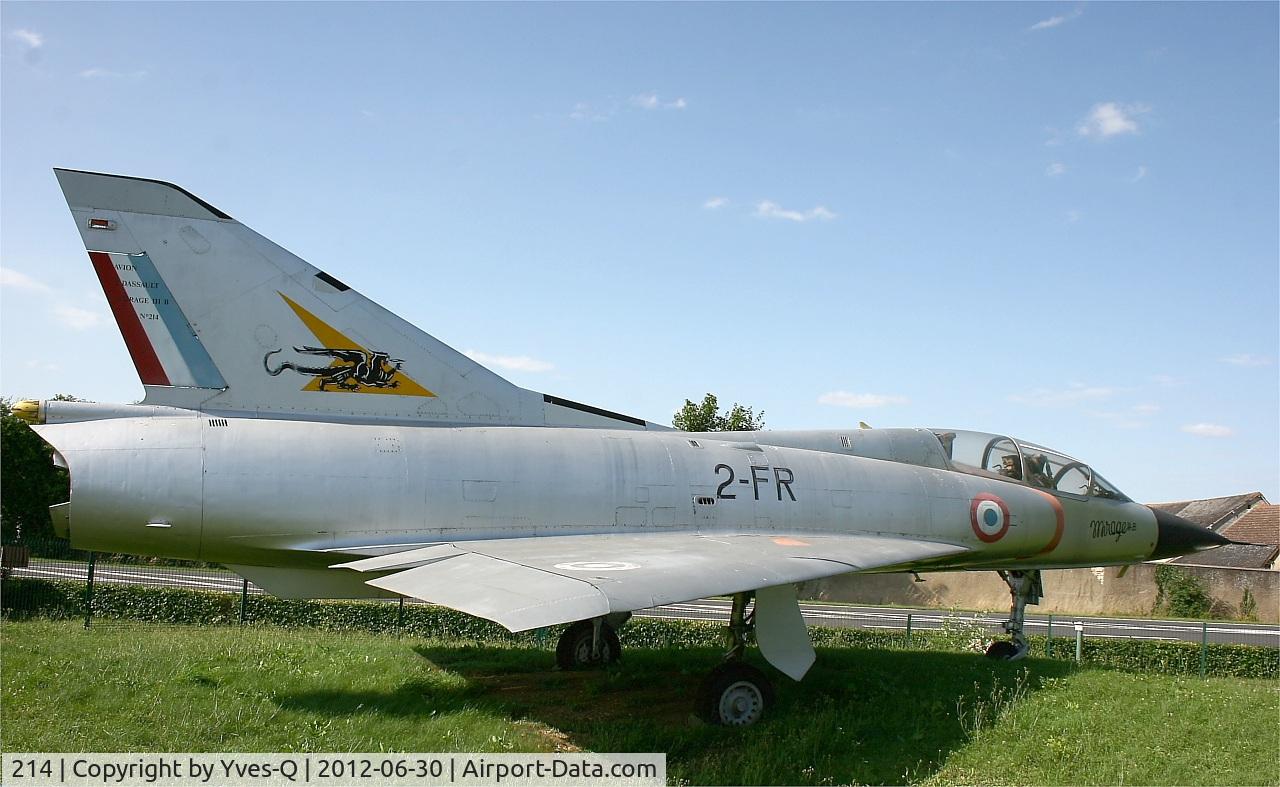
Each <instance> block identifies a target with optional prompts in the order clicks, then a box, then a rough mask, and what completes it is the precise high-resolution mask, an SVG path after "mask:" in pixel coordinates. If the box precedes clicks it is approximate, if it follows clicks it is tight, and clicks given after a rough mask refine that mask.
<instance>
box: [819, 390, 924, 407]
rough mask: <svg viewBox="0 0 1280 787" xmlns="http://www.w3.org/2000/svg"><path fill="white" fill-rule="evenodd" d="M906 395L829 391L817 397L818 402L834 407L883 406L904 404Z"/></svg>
mask: <svg viewBox="0 0 1280 787" xmlns="http://www.w3.org/2000/svg"><path fill="white" fill-rule="evenodd" d="M906 403H907V397H905V396H894V395H891V394H873V393H849V392H848V391H829V392H827V393H824V394H823V395H822V396H819V397H818V404H829V405H832V406H835V407H884V406H885V405H890V404H906Z"/></svg>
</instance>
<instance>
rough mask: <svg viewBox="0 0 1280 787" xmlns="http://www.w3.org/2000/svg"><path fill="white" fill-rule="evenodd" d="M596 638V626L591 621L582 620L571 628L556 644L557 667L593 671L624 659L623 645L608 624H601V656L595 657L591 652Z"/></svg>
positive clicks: (566, 630)
mask: <svg viewBox="0 0 1280 787" xmlns="http://www.w3.org/2000/svg"><path fill="white" fill-rule="evenodd" d="M594 638H595V625H594V624H593V623H592V622H591V621H589V620H580V621H578V622H577V623H574V624H573V625H571V626H569V628H567V629H565V630H564V633H563V634H561V635H560V641H559V642H557V643H556V666H558V667H560V669H563V670H580V669H591V668H593V667H603V666H605V665H607V664H613V663H614V662H616V661H617V660H618V659H620V658H622V643H621V642H619V641H618V635H617V633H616V632H615V631H614V630H613V627H612V626H610V625H609V624H608V623H602V624H600V655H599V656H593V654H592V652H591V645H592V641H593V640H594Z"/></svg>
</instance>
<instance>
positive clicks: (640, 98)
mask: <svg viewBox="0 0 1280 787" xmlns="http://www.w3.org/2000/svg"><path fill="white" fill-rule="evenodd" d="M631 106H633V107H639V108H640V109H644V110H653V109H685V108H686V107H688V106H689V102H688V101H685V100H684V98H680V97H678V98H676V99H675V100H674V101H663V100H662V99H661V98H660V97H659V96H658V94H657V93H640V94H637V95H634V96H632V97H631Z"/></svg>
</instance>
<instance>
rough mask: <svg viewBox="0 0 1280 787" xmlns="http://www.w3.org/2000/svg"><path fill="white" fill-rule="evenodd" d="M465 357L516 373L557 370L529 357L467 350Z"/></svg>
mask: <svg viewBox="0 0 1280 787" xmlns="http://www.w3.org/2000/svg"><path fill="white" fill-rule="evenodd" d="M463 355H465V356H467V357H468V358H470V359H471V360H473V361H475V362H476V363H479V364H483V365H485V366H497V367H500V368H502V369H510V370H512V371H516V372H535V373H536V372H549V371H551V370H552V369H554V368H556V367H555V365H554V364H551V363H548V362H547V361H540V360H538V359H537V358H530V357H529V356H527V355H490V354H489V353H482V352H480V351H479V350H467V351H466V352H464V353H463Z"/></svg>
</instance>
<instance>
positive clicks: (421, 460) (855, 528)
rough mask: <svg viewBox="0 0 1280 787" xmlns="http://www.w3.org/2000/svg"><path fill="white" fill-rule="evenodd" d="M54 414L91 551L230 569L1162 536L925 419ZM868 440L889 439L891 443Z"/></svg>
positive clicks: (1120, 559) (52, 431)
mask: <svg viewBox="0 0 1280 787" xmlns="http://www.w3.org/2000/svg"><path fill="white" fill-rule="evenodd" d="M37 428H38V429H39V430H40V431H41V435H42V437H44V438H45V439H46V440H48V441H49V442H50V443H51V444H53V445H54V446H55V447H56V448H57V450H58V453H59V455H60V457H61V461H62V462H64V463H65V464H66V465H67V466H68V468H69V470H70V473H71V483H72V493H71V500H70V504H69V509H68V510H69V522H70V535H71V538H72V542H73V544H74V545H75V546H76V547H79V548H83V549H92V550H102V551H118V552H130V553H137V554H148V555H160V556H167V557H175V558H193V559H201V560H208V561H215V562H221V563H228V564H240V565H259V566H289V565H292V566H298V567H305V566H314V567H321V566H325V565H330V564H332V563H333V562H334V554H335V553H339V554H341V553H349V554H366V555H367V554H376V553H377V552H378V551H380V550H384V549H385V551H394V550H395V549H397V548H403V547H404V546H405V545H415V544H430V543H439V542H458V541H467V540H476V539H493V538H515V537H533V536H547V535H572V534H591V533H649V532H663V531H668V532H699V533H716V532H723V533H766V534H767V533H775V532H776V533H786V534H797V533H808V534H815V535H816V534H828V533H858V534H877V535H889V536H902V537H906V538H913V539H923V540H929V541H937V542H943V543H947V544H955V545H960V546H964V547H967V548H968V549H969V551H967V552H965V553H963V554H960V555H957V556H954V557H949V558H946V559H945V560H942V561H940V562H932V563H930V564H928V565H920V566H895V567H892V570H904V569H907V568H918V569H935V570H936V569H958V568H979V567H985V568H999V567H1028V568H1030V567H1037V568H1051V567H1068V566H1099V565H1107V564H1113V563H1130V562H1135V561H1140V560H1143V559H1145V558H1146V557H1147V556H1148V555H1150V554H1151V552H1152V549H1153V548H1154V547H1155V543H1156V537H1157V532H1156V522H1155V518H1154V517H1153V515H1152V513H1151V511H1150V510H1148V509H1147V508H1146V507H1144V506H1141V505H1138V504H1135V503H1131V502H1127V501H1119V500H1108V499H1102V498H1091V497H1083V496H1081V497H1076V496H1072V495H1064V494H1054V495H1051V494H1050V493H1048V492H1046V491H1044V490H1040V489H1034V488H1031V487H1028V486H1026V485H1022V484H1018V483H1013V482H1008V481H1003V480H1000V479H997V478H989V477H982V476H975V475H970V474H965V473H960V472H955V471H952V470H948V469H940V468H938V467H931V466H927V465H928V464H930V463H934V462H937V461H940V460H938V459H936V458H921V459H920V462H921V463H922V464H913V463H910V457H912V456H915V454H914V453H912V452H913V451H915V450H916V449H914V448H912V447H911V442H912V440H911V437H910V435H909V434H907V433H909V432H911V431H912V430H898V431H901V432H902V433H903V435H901V436H899V437H896V438H894V439H893V440H889V439H888V438H887V437H886V438H884V440H885V442H884V445H886V446H889V447H890V448H887V449H885V450H896V449H893V448H892V447H893V446H894V445H897V446H899V448H900V449H901V450H903V451H905V452H906V453H907V456H903V457H894V456H886V457H883V458H868V457H866V456H857V455H852V454H851V453H850V452H849V451H847V450H845V451H841V450H839V444H838V443H837V445H836V447H835V448H830V447H829V445H830V443H831V442H832V441H834V440H836V439H837V434H836V433H822V432H795V433H787V432H779V433H772V432H761V433H753V434H750V435H744V434H719V435H717V434H710V435H708V434H697V435H695V434H688V433H682V432H640V431H614V430H598V429H572V428H569V429H560V428H546V427H542V428H538V427H467V428H441V427H433V428H426V427H404V426H377V425H349V424H330V423H308V422H301V421H277V420H265V419H237V418H227V419H222V418H210V417H207V416H205V415H200V414H195V413H192V414H191V415H189V416H181V417H155V416H152V417H140V418H130V417H123V418H108V419H106V420H95V421H83V422H78V423H62V424H51V425H45V426H40V427H37ZM876 431H878V430H876ZM921 431H923V430H921ZM747 437H754V438H756V439H755V440H745V439H743V438H747ZM726 438H733V439H726ZM760 438H765V439H769V440H770V441H772V442H781V443H789V444H790V445H802V446H806V447H788V446H786V445H773V444H765V443H764V442H762V440H761V439H760ZM860 439H862V440H863V441H864V443H863V444H864V445H866V446H868V450H874V446H875V445H876V443H875V439H879V438H875V439H873V438H871V437H869V436H867V435H866V434H864V436H863V437H861V438H860ZM922 444H924V445H927V441H925V442H923V443H922ZM855 447H856V446H855ZM944 463H945V462H944ZM984 494H985V495H991V496H995V497H998V498H999V500H1001V501H1003V503H1004V504H1005V505H1006V506H1007V512H1008V527H1007V530H1005V531H1004V532H1002V533H1001V534H1000V536H999V538H998V539H996V540H990V539H989V538H988V539H984V538H982V537H980V533H979V529H978V527H977V525H976V523H975V521H974V519H973V517H974V508H973V506H974V505H975V503H974V501H975V500H976V499H977V498H978V497H980V496H982V495H984ZM1100 522H1101V523H1106V524H1105V526H1103V527H1101V528H1100V527H1099V526H1098V523H1100Z"/></svg>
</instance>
